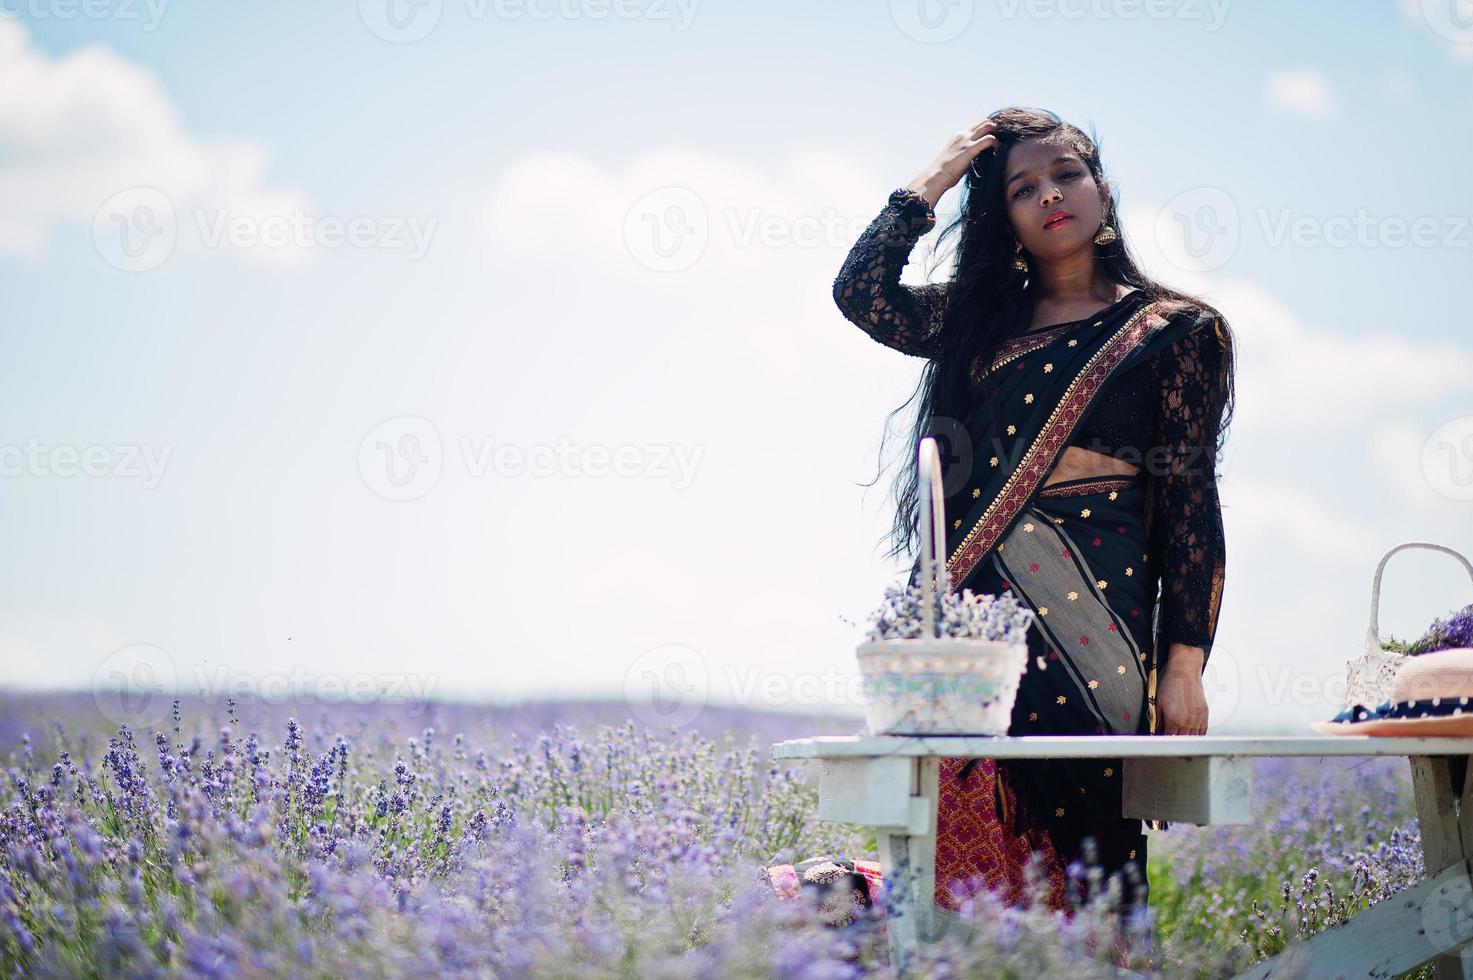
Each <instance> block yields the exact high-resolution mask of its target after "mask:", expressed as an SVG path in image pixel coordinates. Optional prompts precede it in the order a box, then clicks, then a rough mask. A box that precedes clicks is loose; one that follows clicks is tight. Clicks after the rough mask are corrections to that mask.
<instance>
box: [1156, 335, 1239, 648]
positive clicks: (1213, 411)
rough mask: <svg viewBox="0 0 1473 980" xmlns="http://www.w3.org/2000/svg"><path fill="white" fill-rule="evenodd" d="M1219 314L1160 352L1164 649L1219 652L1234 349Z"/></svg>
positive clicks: (1159, 504) (1158, 479) (1159, 490)
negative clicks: (1222, 453) (1229, 369)
mask: <svg viewBox="0 0 1473 980" xmlns="http://www.w3.org/2000/svg"><path fill="white" fill-rule="evenodd" d="M1219 322H1220V321H1219V320H1218V319H1217V318H1216V317H1211V318H1208V319H1206V320H1204V321H1203V322H1202V323H1201V324H1199V325H1198V326H1197V327H1196V329H1194V330H1192V331H1191V332H1190V333H1188V334H1187V335H1186V336H1184V337H1182V338H1181V339H1180V340H1178V341H1176V343H1175V344H1173V345H1172V346H1171V347H1170V348H1168V349H1166V350H1164V351H1162V352H1161V354H1160V355H1159V357H1158V359H1157V365H1158V371H1159V374H1158V377H1159V380H1160V388H1159V394H1160V398H1161V415H1160V423H1159V428H1158V441H1157V445H1159V446H1161V447H1162V450H1163V452H1164V455H1165V460H1164V464H1165V465H1164V466H1162V468H1161V470H1160V471H1159V473H1158V475H1157V476H1156V479H1155V480H1154V484H1155V487H1156V494H1157V499H1156V501H1155V506H1156V507H1157V513H1158V514H1159V515H1160V519H1161V520H1163V521H1164V522H1165V527H1164V530H1165V542H1164V546H1163V548H1162V551H1163V554H1162V556H1161V557H1162V561H1163V565H1162V569H1161V623H1160V626H1161V632H1160V642H1161V648H1160V656H1161V658H1162V662H1163V663H1164V662H1165V661H1166V659H1168V658H1169V657H1170V651H1171V644H1173V643H1184V644H1187V645H1189V646H1195V647H1201V648H1202V649H1203V651H1204V661H1203V662H1204V663H1205V662H1206V657H1208V656H1211V653H1212V641H1213V638H1214V637H1215V636H1216V633H1217V614H1218V610H1219V609H1220V607H1221V604H1222V588H1223V582H1224V579H1225V576H1226V568H1227V548H1226V543H1225V541H1224V537H1223V528H1222V510H1221V507H1220V505H1219V502H1218V495H1217V472H1216V454H1217V440H1218V435H1219V431H1220V426H1221V424H1222V412H1223V408H1224V404H1223V398H1224V395H1225V392H1224V384H1225V379H1224V376H1223V367H1224V362H1225V359H1226V357H1227V356H1228V354H1227V352H1226V351H1225V349H1224V345H1223V343H1222V341H1221V340H1220V338H1219V332H1218V331H1219V329H1220V328H1219Z"/></svg>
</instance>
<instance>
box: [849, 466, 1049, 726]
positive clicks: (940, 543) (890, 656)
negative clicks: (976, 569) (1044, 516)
mask: <svg viewBox="0 0 1473 980" xmlns="http://www.w3.org/2000/svg"><path fill="white" fill-rule="evenodd" d="M917 465H918V466H919V467H920V480H919V489H920V491H921V499H922V500H927V499H929V501H930V506H929V507H926V506H922V507H921V514H920V524H921V526H920V532H921V564H920V575H919V579H920V581H919V583H918V584H917V585H913V586H891V587H889V588H887V589H886V590H885V604H884V606H882V607H881V608H880V610H879V611H877V612H876V613H874V615H873V616H871V623H872V626H871V629H870V632H869V635H868V636H867V637H866V642H865V643H863V644H861V645H860V647H859V649H858V650H857V651H856V653H857V656H858V658H859V669H860V672H861V673H862V674H863V676H864V690H865V695H866V698H865V726H866V728H867V730H868V731H869V733H870V734H872V735H1006V734H1007V730H1008V724H1009V723H1010V721H1011V720H1012V713H1013V702H1014V701H1015V700H1016V698H1017V696H1018V683H1019V681H1021V680H1022V678H1023V672H1024V671H1025V670H1026V669H1027V666H1028V641H1027V633H1028V627H1029V626H1030V625H1032V622H1033V611H1032V610H1030V609H1028V608H1027V607H1026V606H1025V605H1023V604H1022V603H1020V602H1019V601H1018V600H1017V599H1016V598H1014V597H1013V596H1012V595H1011V594H1004V595H1001V596H997V595H990V594H986V593H983V594H980V595H979V594H973V592H972V590H971V589H963V590H962V591H961V593H960V594H957V593H954V592H952V590H951V574H950V572H948V571H947V568H946V560H945V550H946V537H945V530H944V529H945V527H946V511H945V504H944V501H943V499H942V493H941V457H940V454H939V453H938V452H937V449H936V440H935V439H931V438H927V439H923V440H922V441H921V446H920V452H919V459H918V461H917Z"/></svg>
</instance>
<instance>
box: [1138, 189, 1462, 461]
mask: <svg viewBox="0 0 1473 980" xmlns="http://www.w3.org/2000/svg"><path fill="white" fill-rule="evenodd" d="M1121 211H1122V221H1123V223H1124V225H1125V228H1126V234H1127V236H1128V238H1129V241H1130V243H1131V246H1132V248H1134V249H1135V250H1136V253H1137V255H1139V256H1140V260H1141V264H1142V266H1143V267H1144V268H1145V270H1146V272H1147V273H1148V274H1149V275H1151V276H1153V277H1155V278H1157V279H1159V280H1161V281H1162V282H1164V283H1167V284H1169V285H1171V286H1173V287H1175V288H1177V289H1181V290H1183V291H1185V292H1188V293H1191V294H1193V295H1197V296H1201V297H1202V298H1203V299H1205V300H1206V301H1208V302H1210V303H1212V304H1213V305H1214V306H1216V307H1217V308H1218V309H1219V310H1221V311H1222V313H1223V315H1224V316H1225V317H1226V318H1227V320H1228V323H1229V324H1230V325H1231V326H1232V328H1233V336H1234V339H1235V341H1236V344H1237V368H1238V371H1237V375H1236V377H1235V379H1234V381H1235V385H1236V394H1237V406H1236V409H1235V414H1234V421H1233V431H1234V432H1237V431H1240V430H1241V431H1244V432H1245V434H1247V433H1249V432H1250V431H1251V433H1253V438H1257V437H1258V436H1257V434H1258V433H1260V432H1268V431H1271V432H1272V433H1274V437H1275V439H1276V440H1282V438H1283V437H1284V436H1285V435H1286V434H1303V435H1312V436H1314V437H1315V438H1316V439H1319V438H1323V437H1324V436H1325V435H1327V434H1331V433H1336V432H1339V433H1346V434H1353V433H1358V432H1361V431H1363V430H1364V427H1365V426H1366V425H1367V424H1368V423H1372V422H1378V421H1380V420H1381V419H1382V418H1384V416H1385V414H1386V413H1387V412H1388V411H1403V412H1408V411H1413V410H1415V409H1418V408H1427V409H1430V408H1432V407H1435V406H1438V405H1439V404H1440V403H1443V402H1444V401H1445V400H1446V398H1447V397H1448V396H1450V395H1454V394H1463V395H1467V396H1473V347H1469V346H1468V345H1467V344H1460V343H1457V342H1455V341H1453V340H1439V341H1421V340H1417V339H1414V338H1411V337H1407V336H1404V335H1402V334H1398V333H1364V334H1360V335H1348V334H1344V333H1341V332H1339V331H1336V330H1335V329H1333V328H1331V327H1328V326H1323V325H1320V324H1317V323H1314V322H1311V321H1310V320H1307V319H1305V318H1304V317H1303V316H1302V315H1301V314H1300V313H1299V312H1298V311H1297V310H1296V309H1294V308H1293V307H1291V306H1290V305H1289V304H1288V303H1286V302H1285V301H1283V300H1281V299H1280V298H1279V297H1278V296H1276V295H1274V294H1273V293H1272V292H1270V291H1269V290H1267V289H1264V288H1263V287H1261V286H1258V285H1256V284H1255V283H1253V282H1251V281H1249V280H1246V279H1242V278H1234V277H1230V276H1227V275H1223V274H1222V273H1220V272H1210V273H1205V274H1204V273H1198V272H1188V271H1184V270H1183V269H1182V268H1181V267H1180V266H1179V265H1177V264H1174V263H1173V262H1172V261H1170V260H1169V259H1168V258H1167V257H1166V255H1165V253H1164V252H1163V251H1162V250H1161V248H1160V247H1159V246H1158V244H1157V242H1156V239H1155V234H1154V229H1155V226H1156V219H1157V215H1158V213H1159V211H1160V207H1159V206H1155V205H1139V206H1133V207H1125V208H1122V209H1121ZM1316 445H1317V444H1316ZM1311 448H1313V447H1311Z"/></svg>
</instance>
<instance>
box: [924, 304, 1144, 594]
mask: <svg viewBox="0 0 1473 980" xmlns="http://www.w3.org/2000/svg"><path fill="white" fill-rule="evenodd" d="M1164 307H1165V304H1163V303H1159V302H1158V303H1150V304H1147V305H1145V306H1143V307H1141V308H1140V309H1139V310H1137V311H1136V312H1135V313H1134V314H1133V315H1132V316H1131V317H1130V319H1128V320H1126V321H1125V323H1124V324H1122V325H1121V326H1120V329H1118V330H1116V331H1115V333H1114V334H1112V335H1111V336H1110V338H1109V339H1108V340H1106V341H1105V343H1103V344H1101V345H1100V349H1099V350H1097V351H1095V353H1094V354H1093V355H1092V356H1091V357H1090V359H1089V360H1088V361H1087V362H1086V363H1085V365H1084V367H1083V368H1082V369H1081V370H1080V372H1079V374H1078V375H1077V376H1076V377H1075V378H1074V380H1073V381H1072V382H1070V383H1069V387H1068V388H1067V389H1065V391H1064V395H1063V397H1062V398H1060V399H1059V403H1058V405H1056V406H1055V407H1054V410H1053V412H1052V413H1050V414H1049V417H1048V420H1047V421H1046V422H1044V424H1043V428H1042V429H1041V430H1040V431H1039V433H1038V436H1037V437H1036V438H1035V439H1034V440H1033V445H1031V446H1030V447H1029V448H1028V452H1027V453H1026V454H1025V455H1024V457H1023V459H1022V460H1021V461H1020V462H1019V464H1018V466H1017V467H1016V468H1014V470H1013V472H1012V473H1011V474H1010V475H1009V476H1008V480H1007V482H1006V483H1005V484H1004V485H1003V488H1002V490H1001V491H999V492H998V494H997V496H996V497H994V498H993V500H992V503H990V504H989V505H988V506H987V509H986V510H985V511H983V513H982V516H981V517H980V518H979V519H978V520H977V522H976V523H975V524H973V525H972V528H971V530H969V531H968V532H967V536H966V537H965V538H963V539H962V542H961V544H959V545H957V547H956V548H955V550H953V551H952V553H951V557H950V558H948V559H947V562H946V566H947V569H948V570H949V571H950V572H951V581H952V582H953V583H954V585H953V587H954V588H961V587H962V584H963V583H964V582H965V581H966V580H967V576H969V575H970V574H971V573H972V571H973V569H975V568H976V567H977V565H978V564H979V563H981V561H982V556H983V555H985V554H987V552H988V551H990V550H991V548H992V546H993V545H994V544H996V543H997V540H998V538H1000V537H1001V536H1002V534H1003V532H1004V531H1005V530H1007V528H1008V526H1009V525H1010V524H1011V523H1012V521H1013V518H1015V517H1017V516H1018V513H1019V511H1021V510H1022V509H1023V508H1024V507H1025V506H1026V505H1027V504H1028V501H1029V500H1030V499H1031V498H1032V496H1033V491H1034V490H1035V489H1036V488H1037V487H1038V484H1039V482H1040V481H1042V480H1043V478H1044V477H1045V476H1046V475H1047V474H1048V472H1049V470H1050V468H1052V466H1053V464H1054V460H1055V459H1057V458H1058V455H1059V453H1060V452H1062V451H1063V449H1064V446H1065V445H1066V444H1067V443H1068V441H1069V436H1070V435H1071V434H1072V433H1073V432H1074V427H1075V426H1076V425H1078V424H1079V420H1080V419H1081V418H1083V417H1084V411H1085V409H1086V408H1088V407H1089V404H1090V401H1091V400H1092V399H1093V398H1094V396H1095V395H1096V394H1098V393H1099V390H1100V388H1102V387H1103V386H1104V384H1105V382H1106V381H1107V380H1108V379H1109V377H1110V374H1111V373H1112V372H1113V371H1114V370H1115V367H1116V365H1118V364H1119V363H1120V362H1121V361H1122V360H1123V359H1124V358H1125V356H1126V355H1127V354H1129V353H1130V352H1131V351H1132V350H1134V349H1135V348H1136V346H1137V345H1139V344H1140V343H1141V341H1142V340H1144V339H1145V338H1146V337H1148V336H1150V334H1151V333H1152V331H1154V330H1155V329H1156V328H1157V327H1158V326H1159V325H1160V324H1161V322H1163V321H1164V320H1165V317H1164V316H1162V314H1161V313H1160V312H1158V310H1159V309H1162V308H1164ZM1056 337H1057V334H1055V338H1056ZM1018 340H1022V341H1026V342H1027V343H1026V345H1025V346H1026V347H1027V348H1028V349H1036V347H1034V343H1035V342H1037V346H1039V347H1041V346H1043V345H1044V343H1047V341H1044V340H1043V339H1042V338H1041V337H1040V338H1034V337H1028V338H1018ZM1016 343H1017V341H1016V340H1015V341H1013V342H1010V343H1009V344H1008V345H1006V346H1005V347H1004V348H1003V350H1002V352H1001V353H1000V354H999V357H998V361H997V362H996V363H995V364H994V369H995V368H996V367H997V365H998V364H1002V363H1006V359H1009V354H1011V356H1012V357H1017V356H1018V355H1020V354H1022V353H1024V352H1025V351H1024V349H1022V348H1019V349H1016V350H1015V349H1014V345H1015V344H1016Z"/></svg>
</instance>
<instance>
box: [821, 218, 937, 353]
mask: <svg viewBox="0 0 1473 980" xmlns="http://www.w3.org/2000/svg"><path fill="white" fill-rule="evenodd" d="M935 224H936V213H935V212H934V211H933V210H932V209H931V207H930V206H929V205H927V204H926V202H925V201H924V200H921V199H920V198H917V197H915V196H912V195H905V194H901V193H900V191H898V190H897V191H896V192H894V193H892V194H891V195H890V199H889V200H888V201H887V202H886V204H885V208H884V210H883V211H881V212H880V213H879V215H878V216H877V217H876V218H875V219H874V220H873V221H871V222H870V224H869V227H868V228H866V229H865V230H864V232H863V233H862V234H861V235H860V236H859V239H858V240H857V241H856V242H855V243H854V247H853V248H851V249H850V250H849V255H848V256H847V257H846V258H845V259H844V265H843V266H842V267H841V268H840V269H839V275H838V277H837V278H835V279H834V302H835V303H837V304H838V306H839V309H840V310H841V311H842V312H843V314H844V317H845V319H847V320H849V321H850V322H851V323H853V324H855V325H856V326H858V327H859V328H860V329H861V330H863V331H864V332H865V333H867V334H869V335H870V336H871V337H873V338H874V339H875V340H878V341H879V342H880V343H882V344H884V345H885V346H886V347H891V348H894V349H895V350H898V351H901V352H902V353H906V354H914V355H916V356H917V357H935V356H937V355H938V354H939V353H940V352H941V344H940V337H941V323H942V315H943V311H944V305H945V297H946V289H947V285H946V283H929V284H927V285H924V286H908V285H905V284H903V283H901V281H900V273H901V270H902V269H904V268H905V265H906V263H907V262H909V261H910V253H911V251H912V250H913V249H914V248H915V243H916V241H917V240H918V239H919V238H920V237H921V236H922V235H924V234H925V233H926V232H928V231H930V230H931V229H932V228H933V227H935Z"/></svg>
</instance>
